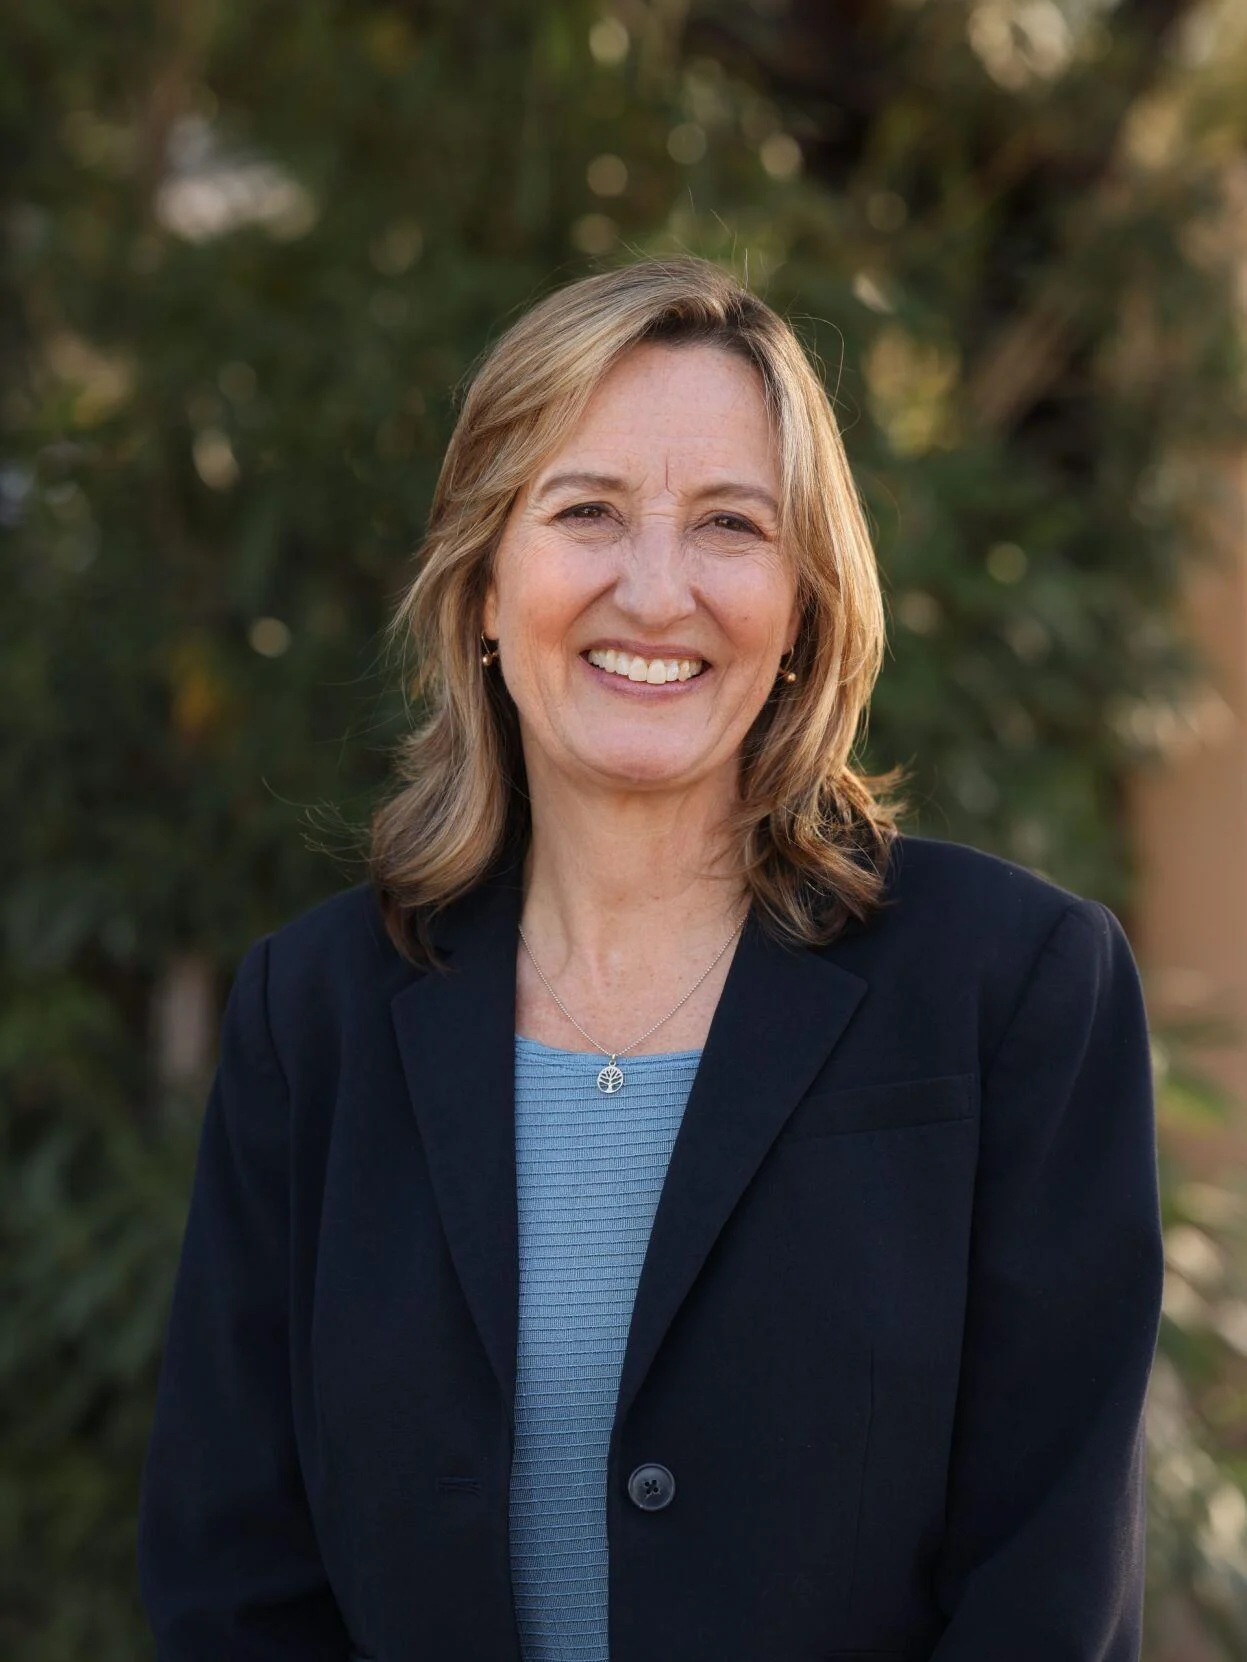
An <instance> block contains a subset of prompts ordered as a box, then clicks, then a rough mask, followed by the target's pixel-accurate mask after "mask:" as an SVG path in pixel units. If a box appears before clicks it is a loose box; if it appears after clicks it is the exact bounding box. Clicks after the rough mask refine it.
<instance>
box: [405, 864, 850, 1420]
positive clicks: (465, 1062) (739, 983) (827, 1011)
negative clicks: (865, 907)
mask: <svg viewBox="0 0 1247 1662" xmlns="http://www.w3.org/2000/svg"><path fill="white" fill-rule="evenodd" d="M521 900H522V895H521V885H520V877H519V869H518V867H510V868H508V869H507V870H505V871H503V872H502V873H501V874H499V875H498V876H495V877H493V878H491V879H490V880H489V881H488V882H486V883H485V884H483V885H481V887H480V888H478V889H476V890H475V891H473V893H472V894H470V895H468V896H467V897H466V898H465V899H464V900H462V901H459V902H458V903H457V904H456V905H455V906H453V907H451V908H450V909H448V911H447V912H446V913H445V914H444V915H443V917H442V918H441V919H440V920H439V923H438V925H437V928H436V938H437V945H438V947H439V949H440V950H441V951H443V952H444V953H445V955H446V957H447V959H448V962H449V969H448V970H447V971H446V972H444V973H443V972H440V971H432V972H429V973H427V974H424V975H422V976H420V977H419V979H417V980H416V981H414V982H412V983H411V984H410V985H408V986H407V987H405V988H403V990H402V991H401V992H399V993H397V994H396V995H395V997H394V998H393V1000H392V1002H391V1009H392V1014H393V1020H394V1030H395V1034H396V1036H397V1040H398V1047H399V1051H400V1054H401V1057H402V1064H403V1071H404V1075H405V1077H406V1081H407V1087H408V1090H409V1092H410V1095H411V1100H412V1105H413V1107H414V1110H415V1115H416V1120H417V1122H418V1125H419V1129H420V1135H421V1138H422V1140H423V1143H424V1148H425V1154H426V1158H427V1160H428V1165H429V1176H430V1180H431V1182H432V1185H433V1189H434V1193H435V1196H436V1199H437V1204H438V1207H439V1210H440V1213H441V1218H442V1225H443V1228H444V1230H445V1233H446V1239H447V1242H448V1244H449V1248H450V1254H451V1258H452V1260H453V1262H454V1265H455V1270H456V1272H457V1274H458V1276H459V1279H460V1282H461V1284H462V1287H463V1292H464V1296H465V1297H466V1299H467V1301H468V1305H469V1307H470V1308H471V1311H472V1315H473V1319H474V1321H475V1322H476V1326H477V1329H478V1331H479V1333H480V1336H481V1340H482V1342H483V1343H484V1346H485V1350H486V1352H487V1354H488V1356H489V1360H490V1363H491V1365H492V1367H493V1370H494V1373H495V1375H496V1376H497V1379H498V1384H499V1387H500V1389H501V1391H502V1395H503V1400H504V1402H505V1404H506V1409H507V1413H508V1416H513V1413H514V1399H515V1374H516V1342H517V1337H518V1311H519V1229H518V1220H517V1206H516V1188H515V1178H516V1172H515V1106H514V1098H515V951H516V940H517V926H518V923H519V916H520V907H521ZM865 990H866V982H865V981H863V980H862V979H861V977H860V976H856V975H852V974H850V973H849V972H848V971H847V970H843V969H841V968H839V967H838V966H837V965H835V964H833V963H830V962H829V961H828V960H827V959H825V958H823V957H821V956H820V955H819V954H818V953H816V952H812V951H808V950H805V949H801V948H797V949H790V948H787V947H784V946H781V945H779V944H778V943H777V942H775V941H774V940H772V939H771V938H770V937H769V936H767V935H766V934H765V933H764V932H763V930H762V929H761V928H760V927H759V925H758V923H757V920H756V918H755V917H754V916H752V915H751V916H750V918H749V920H748V922H747V923H746V925H745V928H744V931H743V932H742V935H741V939H740V944H739V945H738V947H737V949H736V953H735V956H734V957H733V960H732V966H731V969H730V970H729V972H728V976H727V980H726V983H725V985H724V988H723V993H722V996H721V997H720V1000H719V1005H718V1008H717V1010H716V1011H715V1015H714V1020H713V1022H712V1023H711V1027H710V1032H709V1034H708V1036H707V1040H706V1045H705V1048H704V1050H703V1052H702V1058H701V1062H700V1064H699V1066H698V1069H697V1075H696V1078H695V1079H694V1081H693V1088H692V1091H691V1093H690V1096H689V1100H688V1105H687V1107H686V1109H685V1112H684V1117H683V1121H682V1123H681V1126H680V1131H679V1135H678V1136H677V1138H676V1141H675V1146H674V1148H673V1150H672V1155H671V1163H670V1166H669V1168H668V1171H667V1176H666V1181H665V1183H664V1186H663V1190H662V1195H661V1198H660V1200H659V1205H658V1210H657V1214H656V1216H655V1219H654V1226H653V1229H652V1231H651V1235H650V1240H649V1246H648V1249H647V1252H646V1255H645V1261H644V1264H643V1266H642V1270H641V1279H640V1284H639V1286H638V1288H637V1294H636V1299H635V1302H634V1306H633V1312H632V1321H631V1326H630V1329H629V1334H628V1344H627V1349H626V1352H625V1355H624V1362H623V1370H622V1376H621V1379H620V1386H619V1397H618V1404H617V1409H616V1426H617V1427H618V1425H619V1423H620V1422H621V1421H622V1419H623V1417H624V1415H625V1414H626V1413H627V1411H628V1409H629V1407H630V1406H631V1404H632V1401H633V1399H634V1398H635V1396H636V1393H637V1391H638V1389H639V1388H640V1385H641V1383H642V1381H643V1380H644V1378H645V1375H646V1373H647V1372H648V1370H649V1367H650V1365H651V1363H652V1362H653V1360H654V1357H655V1355H656V1353H657V1351H658V1347H659V1345H660V1344H661V1342H662V1339H663V1336H664V1334H665V1333H666V1331H667V1329H668V1327H669V1326H670V1324H671V1321H672V1318H673V1317H674V1315H675V1313H676V1311H677V1310H678V1309H679V1306H680V1304H681V1302H682V1301H683V1299H684V1298H685V1296H686V1294H687V1293H688V1291H689V1288H690V1287H691V1286H692V1284H693V1282H694V1280H695V1278H696V1276H697V1274H698V1271H699V1270H700V1269H701V1266H702V1264H703V1263H704V1262H705V1259H706V1256H707V1254H708V1253H709V1251H710V1249H711V1247H712V1246H713V1245H714V1242H715V1239H716V1237H717V1236H718V1234H719V1232H720V1230H721V1229H722V1228H723V1226H724V1224H725V1223H726V1221H727V1219H728V1218H729V1216H730V1215H731V1212H732V1209H733V1207H734V1206H735V1205H736V1203H737V1202H738V1201H739V1199H740V1197H741V1195H742V1194H743V1193H744V1190H745V1188H746V1187H747V1185H748V1183H749V1181H750V1179H751V1178H752V1176H753V1174H754V1172H755V1171H756V1170H757V1169H758V1167H759V1165H760V1164H761V1162H762V1159H763V1157H764V1156H765V1154H766V1152H767V1150H768V1148H769V1147H770V1146H771V1144H772V1142H774V1140H775V1138H776V1136H777V1135H778V1133H779V1131H780V1129H781V1127H782V1126H783V1123H784V1121H785V1120H786V1119H787V1118H788V1116H789V1114H790V1113H791V1112H792V1110H793V1109H794V1108H795V1107H796V1105H797V1103H798V1102H799V1100H800V1099H801V1097H802V1096H803V1095H804V1093H805V1091H806V1090H807V1089H808V1087H809V1085H810V1083H811V1081H812V1080H813V1079H814V1077H815V1075H816V1074H817V1072H818V1070H819V1068H820V1067H821V1066H822V1064H823V1062H824V1061H825V1060H826V1058H827V1056H828V1054H829V1053H830V1051H831V1049H832V1047H833V1046H834V1045H835V1043H836V1041H837V1040H838V1039H839V1037H840V1035H841V1033H842V1032H843V1031H844V1028H845V1027H846V1025H847V1024H848V1021H849V1019H850V1017H851V1016H852V1014H853V1012H854V1010H855V1009H856V1008H857V1005H858V1003H859V1001H860V1000H861V998H862V995H863V993H864V992H865ZM512 1423H513V1420H512Z"/></svg>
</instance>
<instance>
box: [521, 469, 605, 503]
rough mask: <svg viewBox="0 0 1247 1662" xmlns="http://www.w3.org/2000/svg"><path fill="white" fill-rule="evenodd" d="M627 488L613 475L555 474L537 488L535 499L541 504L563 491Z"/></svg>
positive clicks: (534, 494)
mask: <svg viewBox="0 0 1247 1662" xmlns="http://www.w3.org/2000/svg"><path fill="white" fill-rule="evenodd" d="M627 488H628V487H627V485H626V483H625V482H624V481H623V480H622V479H617V478H616V477H615V475H614V474H612V473H555V474H552V475H551V477H550V478H549V479H546V480H545V481H544V482H543V483H542V484H540V485H539V486H538V487H537V489H536V490H535V491H534V493H533V499H534V501H538V502H539V501H540V500H541V499H542V497H544V496H553V495H554V493H555V491H561V490H590V491H622V490H627Z"/></svg>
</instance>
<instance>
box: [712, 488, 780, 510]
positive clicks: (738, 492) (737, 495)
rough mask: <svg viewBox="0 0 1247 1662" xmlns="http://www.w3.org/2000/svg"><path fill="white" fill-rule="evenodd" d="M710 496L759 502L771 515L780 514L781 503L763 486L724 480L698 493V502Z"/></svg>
mask: <svg viewBox="0 0 1247 1662" xmlns="http://www.w3.org/2000/svg"><path fill="white" fill-rule="evenodd" d="M708 496H717V497H728V498H731V499H733V500H735V501H737V502H757V503H759V504H760V505H761V506H762V507H763V508H769V509H770V511H771V513H773V514H778V513H779V503H778V502H776V500H775V498H774V497H773V496H772V495H771V493H770V491H768V490H766V489H764V487H763V486H761V485H746V484H735V483H734V482H733V481H732V480H730V479H724V480H722V481H720V482H719V483H717V484H714V485H707V486H706V487H705V488H704V490H699V491H697V492H696V500H698V501H702V500H704V499H705V498H706V497H708Z"/></svg>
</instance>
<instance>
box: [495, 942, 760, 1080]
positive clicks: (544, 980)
mask: <svg viewBox="0 0 1247 1662" xmlns="http://www.w3.org/2000/svg"><path fill="white" fill-rule="evenodd" d="M748 916H749V914H748V912H746V913H745V916H744V917H742V918H741V919H740V920H739V922H738V923H737V924H736V927H735V928H734V929H733V930H732V933H731V934H730V935H729V936H728V938H727V939H726V940H725V941H724V943H723V945H722V946H721V947H720V948H719V950H718V951H717V952H716V953H715V955H714V957H713V958H712V959H711V960H710V963H709V964H708V965H707V966H706V968H705V969H704V970H703V971H702V972H701V974H700V975H699V976H698V977H697V979H696V981H694V982H693V985H692V986H691V987H690V988H689V990H688V991H687V992H686V993H685V995H684V997H683V998H682V999H681V1000H680V1001H679V1003H678V1004H673V1005H672V1006H671V1008H670V1009H669V1010H668V1011H667V1013H666V1015H665V1016H660V1017H659V1019H658V1020H657V1021H656V1022H655V1023H654V1025H653V1026H652V1027H647V1028H646V1029H645V1032H644V1033H642V1034H641V1037H640V1038H639V1039H633V1041H632V1043H631V1044H629V1045H622V1046H621V1047H620V1048H619V1049H618V1050H610V1049H608V1047H607V1046H606V1045H603V1044H599V1043H598V1041H597V1040H596V1039H595V1038H594V1037H593V1035H592V1033H586V1032H585V1030H584V1028H583V1027H582V1026H581V1025H580V1023H579V1022H578V1021H577V1020H576V1018H575V1016H573V1015H572V1013H571V1011H570V1010H569V1009H568V1008H567V1006H566V1004H564V1003H563V1000H562V999H561V998H560V997H559V995H558V994H557V993H556V992H555V990H554V988H553V987H552V986H551V985H550V980H549V977H548V976H547V975H546V972H545V971H544V970H543V969H542V967H541V965H540V964H539V963H538V962H537V955H536V953H535V952H534V951H533V949H532V947H531V946H529V944H528V936H527V935H525V933H524V930H523V926H522V925H521V926H520V940H521V941H522V942H523V943H524V950H525V952H527V954H528V956H529V957H530V958H531V959H532V962H533V968H534V969H535V970H536V971H537V974H538V976H539V977H540V979H541V984H542V986H544V988H545V989H546V991H547V992H548V993H549V995H550V997H551V998H552V999H553V1000H554V1002H555V1003H556V1004H557V1005H558V1007H559V1009H560V1010H561V1011H562V1012H563V1014H564V1015H565V1016H566V1017H567V1019H568V1021H569V1022H571V1024H572V1026H573V1027H574V1028H575V1029H576V1031H577V1033H579V1034H581V1035H582V1036H583V1037H584V1038H586V1039H588V1041H589V1043H590V1044H591V1045H592V1046H593V1048H594V1050H597V1051H600V1052H601V1053H602V1055H603V1056H606V1057H608V1058H609V1064H608V1065H609V1069H610V1070H613V1071H614V1072H616V1073H618V1071H619V1070H618V1069H616V1068H615V1059H616V1057H619V1056H626V1055H627V1054H628V1052H629V1051H630V1050H635V1049H636V1047H637V1046H638V1045H640V1044H644V1043H645V1041H646V1039H648V1038H649V1036H650V1034H651V1033H657V1031H658V1029H659V1028H660V1027H661V1026H662V1025H663V1023H664V1022H668V1021H670V1020H671V1018H672V1016H674V1015H675V1013H676V1011H677V1010H682V1009H683V1008H684V1006H685V1005H686V1004H687V1003H688V1001H689V999H690V998H692V996H693V994H694V993H695V992H696V991H697V989H698V987H700V986H701V984H702V982H703V981H704V980H705V979H706V977H707V976H708V975H709V974H710V972H711V970H713V969H714V967H715V965H716V964H717V963H718V962H719V960H720V959H721V958H722V957H723V954H724V953H725V952H726V951H727V949H728V947H730V946H731V944H732V942H733V941H734V940H735V939H736V937H737V935H739V934H740V932H741V930H742V929H743V928H744V926H745V918H747V917H748ZM602 1071H603V1074H605V1073H606V1072H607V1071H608V1070H607V1069H603V1070H602ZM622 1083H623V1075H622V1074H619V1084H620V1085H622ZM599 1088H601V1089H603V1090H605V1089H606V1087H605V1086H602V1085H601V1076H599ZM612 1088H613V1089H618V1086H613V1087H612ZM608 1094H609V1092H608Z"/></svg>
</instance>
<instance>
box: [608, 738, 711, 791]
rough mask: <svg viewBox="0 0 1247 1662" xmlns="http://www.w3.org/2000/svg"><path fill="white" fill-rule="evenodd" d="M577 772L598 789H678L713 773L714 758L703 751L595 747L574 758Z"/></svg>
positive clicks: (640, 747)
mask: <svg viewBox="0 0 1247 1662" xmlns="http://www.w3.org/2000/svg"><path fill="white" fill-rule="evenodd" d="M576 760H577V762H578V763H579V767H578V769H577V771H578V772H582V773H583V774H587V775H588V776H590V777H591V778H592V779H593V780H594V782H595V783H596V784H597V785H599V786H601V785H606V786H608V787H610V786H614V787H616V788H617V789H618V790H620V791H629V790H634V791H661V790H680V789H683V788H685V787H687V786H691V785H695V784H697V783H698V782H699V781H700V780H702V779H704V778H706V777H707V775H708V774H710V773H712V772H713V771H714V758H713V757H712V756H710V755H708V754H707V753H706V752H705V751H704V750H701V749H699V750H697V751H696V752H692V751H687V750H682V749H675V748H673V749H670V750H666V749H662V748H655V747H653V746H652V745H651V746H640V745H627V744H625V745H598V746H594V747H592V748H586V749H585V750H583V751H582V752H581V753H580V755H579V756H578V757H577V758H576Z"/></svg>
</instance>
